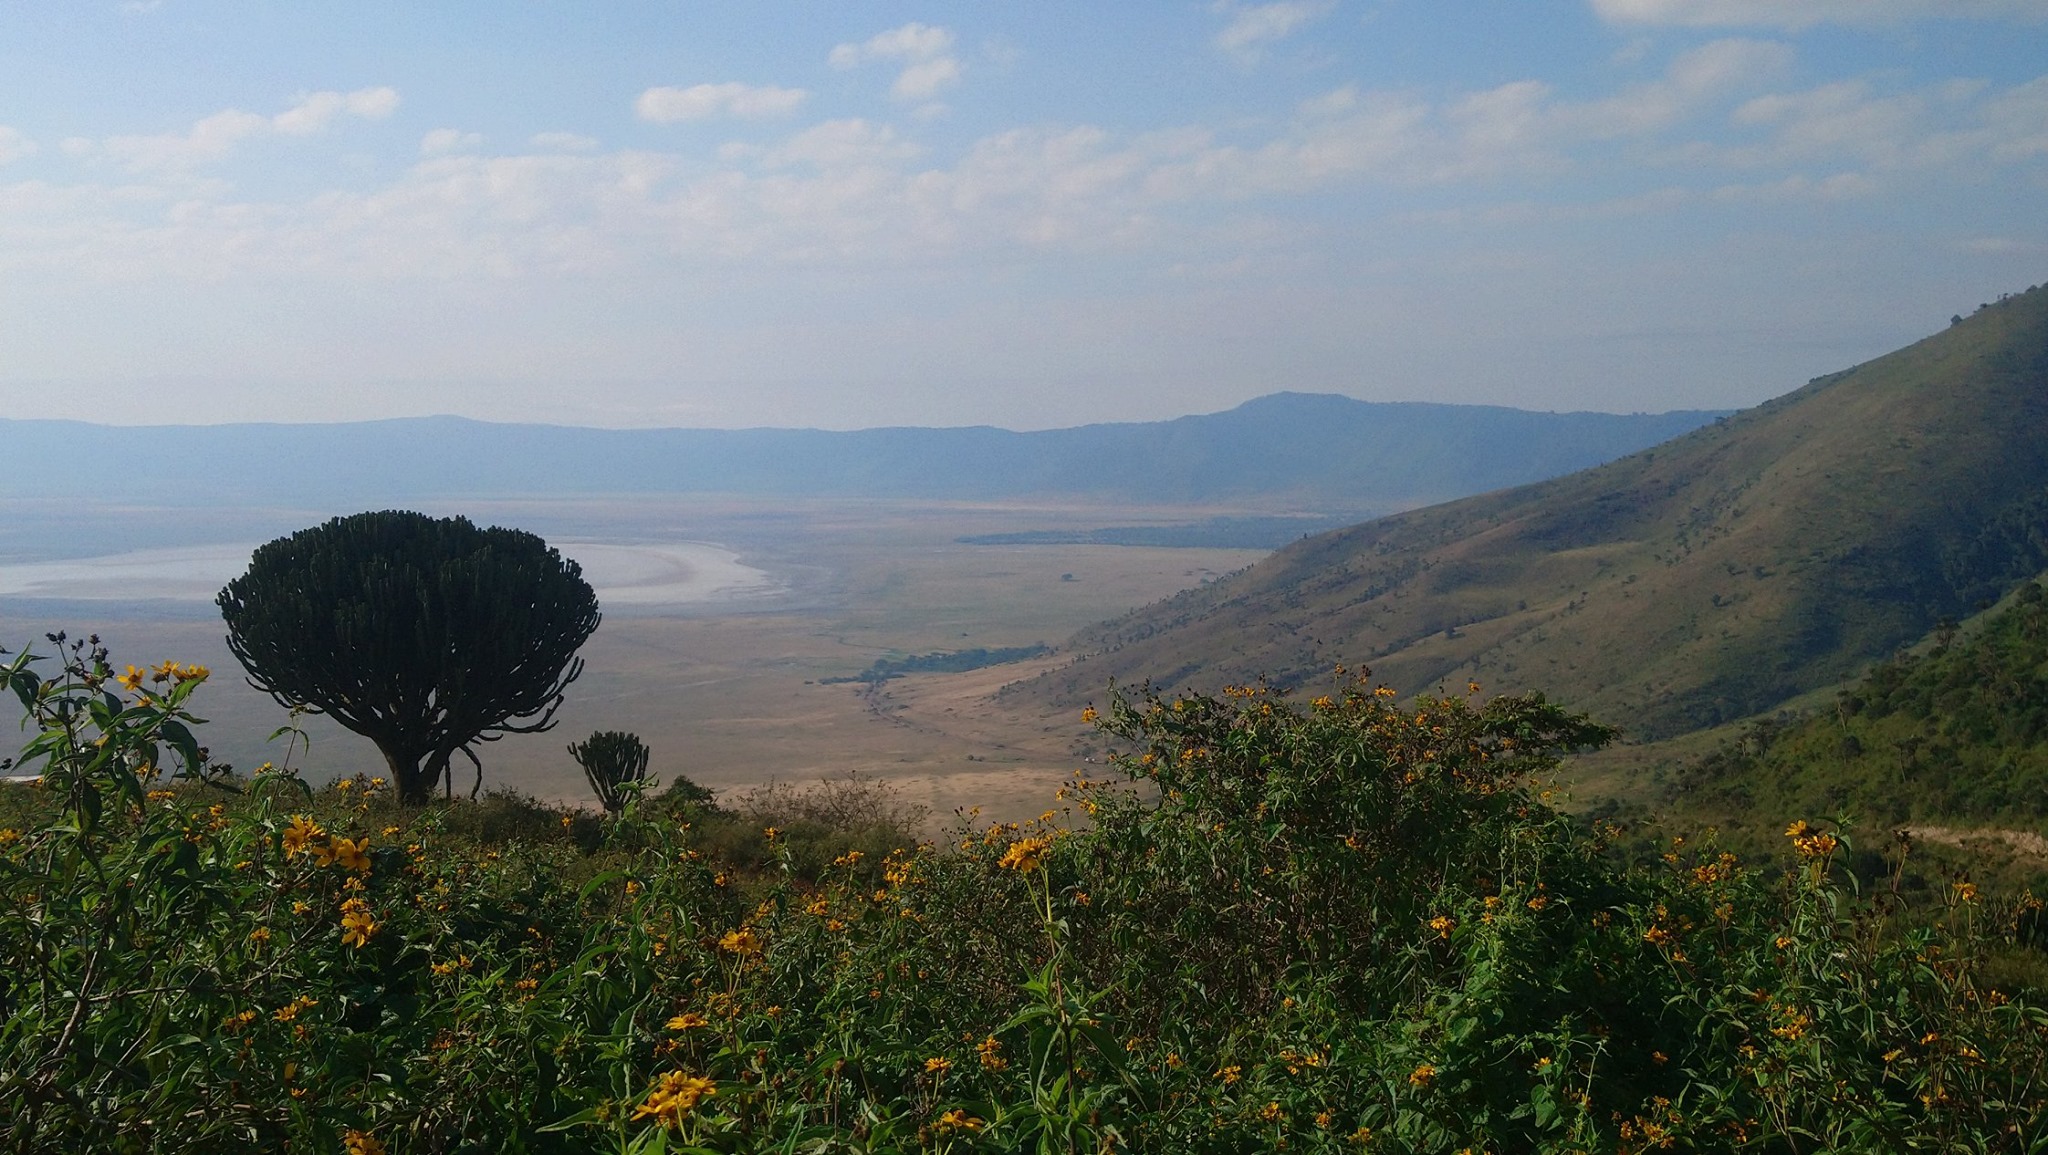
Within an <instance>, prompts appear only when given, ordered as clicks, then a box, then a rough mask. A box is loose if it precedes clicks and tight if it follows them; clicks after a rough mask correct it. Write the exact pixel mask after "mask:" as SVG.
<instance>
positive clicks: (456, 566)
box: [217, 510, 598, 803]
mask: <svg viewBox="0 0 2048 1155" xmlns="http://www.w3.org/2000/svg"><path fill="white" fill-rule="evenodd" d="M217 601H218V604H219V605H220V610H221V616H222V617H223V618H225V619H226V621H227V626H228V647H229V649H231V650H233V651H234V654H235V657H237V658H238V659H240V660H241V662H242V664H243V666H245V667H247V669H248V671H249V675H250V680H251V681H252V682H253V683H254V684H255V685H256V686H257V687H258V688H259V689H261V690H264V691H265V692H267V693H269V694H270V695H271V696H272V697H274V698H276V699H277V700H278V701H279V702H280V703H283V704H285V705H288V706H304V707H306V708H308V709H310V710H312V711H314V712H317V713H325V714H330V715H332V716H333V717H334V719H335V720H336V721H337V722H340V723H341V724H342V725H343V726H346V727H347V728H349V729H351V730H354V731H355V732H356V733H358V734H361V735H363V736H364V737H366V738H369V739H370V740H371V741H372V742H375V743H376V744H377V748H378V750H379V751H380V752H382V753H383V755H384V758H385V761H386V763H387V764H388V765H389V766H390V768H391V776H392V780H393V781H394V782H395V783H396V785H397V787H398V791H399V794H400V796H401V797H402V798H404V799H405V800H407V801H408V802H415V803H416V802H420V801H423V800H424V799H425V798H426V796H427V793H428V792H429V791H430V790H431V789H432V788H433V786H434V783H435V782H437V781H440V780H441V779H443V778H444V776H445V777H448V779H449V788H450V789H451V790H452V789H453V780H452V772H451V768H450V765H449V762H450V759H451V758H452V757H453V756H454V755H455V754H456V753H457V752H460V753H462V754H464V755H465V756H467V757H468V758H470V759H471V760H472V761H475V759H476V754H475V751H474V749H473V747H474V745H475V744H476V743H478V742H488V741H492V740H495V739H496V738H498V737H499V736H501V735H503V734H525V733H536V732H539V731H542V730H546V729H548V728H550V727H551V726H552V725H553V721H554V713H555V710H556V709H557V708H558V707H559V706H560V705H561V703H562V694H563V690H564V688H565V687H567V686H568V685H569V683H571V682H573V681H575V680H576V677H577V675H579V674H580V673H582V671H583V662H582V660H581V659H580V658H577V657H576V656H575V655H576V651H577V649H578V648H579V647H581V646H582V645H583V642H584V641H585V640H586V639H588V638H589V637H590V635H591V633H592V632H593V631H594V630H596V629H597V623H598V609H597V595H596V594H595V593H593V592H592V590H591V588H590V584H589V583H588V582H586V581H584V580H583V576H582V568H581V567H580V566H578V565H577V564H576V563H575V562H574V561H572V560H570V559H567V558H564V557H562V555H561V554H560V553H559V552H557V551H556V550H553V549H550V548H549V547H548V545H547V543H546V542H543V541H542V540H541V539H540V538H538V537H535V536H534V535H532V534H530V533H525V532H522V531H519V530H513V529H502V528H498V527H492V528H489V529H478V528H477V527H476V526H475V525H473V524H471V523H470V521H469V519H467V518H462V517H453V518H434V517H428V516H426V515H424V514H419V513H411V512H406V511H401V510H386V511H382V512H377V513H359V514H355V515H354V516H351V517H338V518H335V519H334V520H332V521H329V522H327V523H326V524H324V525H320V526H316V527H314V528H311V529H304V530H300V531H299V532H297V533H295V534H292V535H291V536H289V537H283V538H279V539H277V540H276V541H273V542H271V543H269V544H268V545H264V546H260V547H258V548H257V550H256V552H255V555H254V556H253V557H251V558H250V561H249V570H248V572H247V573H245V574H243V575H242V576H241V577H239V578H236V579H235V580H234V581H232V582H230V583H228V586H227V588H226V589H224V590H222V591H221V592H220V596H219V598H218V599H217ZM516 719H533V720H532V721H529V722H515V720H516ZM481 780H482V772H481V767H480V766H479V771H478V781H479V783H481Z"/></svg>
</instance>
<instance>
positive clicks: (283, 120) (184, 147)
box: [64, 88, 398, 172]
mask: <svg viewBox="0 0 2048 1155" xmlns="http://www.w3.org/2000/svg"><path fill="white" fill-rule="evenodd" d="M397 108H398V92H397V90H395V89H391V88H362V89H358V90H356V91H354V92H347V93H343V92H312V93H307V94H305V95H303V96H301V97H299V98H298V99H297V101H296V102H295V103H293V105H292V106H291V107H290V108H287V109H285V110H284V111H283V112H280V113H278V114H277V115H275V116H259V115H257V114H256V113H253V112H244V111H242V110H241V109H235V108H230V109H226V110H223V111H221V112H216V113H214V114H213V115H212V116H208V117H205V118H203V119H201V120H199V121H197V122H195V123H194V124H193V125H192V127H191V128H190V129H188V130H187V131H185V132H182V133H176V132H166V133H154V134H150V135H146V136H111V137H108V138H107V139H106V140H105V141H102V142H100V143H99V145H97V146H96V147H95V148H89V149H87V148H78V147H76V146H74V145H73V143H72V141H70V140H67V141H65V145H64V147H65V151H66V152H69V153H72V154H73V155H83V154H85V153H87V152H93V151H96V152H100V153H103V154H104V155H106V156H107V157H109V158H110V159H112V160H113V161H115V162H116V163H118V164H120V165H122V166H123V167H125V168H128V169H129V170H131V171H135V172H147V171H159V170H162V171H176V170H182V169H189V168H192V167H195V166H197V165H201V164H205V163H207V162H208V161H215V160H219V159H221V158H222V157H225V156H227V155H228V154H229V153H230V152H233V151H234V149H235V146H236V145H238V144H240V143H242V142H243V141H245V140H249V139H251V138H253V137H259V136H264V135H267V134H280V135H284V136H308V135H311V134H313V133H317V132H319V131H321V130H322V129H324V128H326V127H327V125H328V124H329V123H330V122H332V121H333V119H334V118H335V117H336V116H338V115H341V114H344V113H346V114H347V115H350V116H356V117H361V118H363V119H365V120H380V119H382V118H384V117H387V116H389V115H391V113H392V112H393V111H395V110H396V109H397Z"/></svg>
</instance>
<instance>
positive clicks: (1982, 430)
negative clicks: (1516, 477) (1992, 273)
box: [1012, 289, 2048, 738]
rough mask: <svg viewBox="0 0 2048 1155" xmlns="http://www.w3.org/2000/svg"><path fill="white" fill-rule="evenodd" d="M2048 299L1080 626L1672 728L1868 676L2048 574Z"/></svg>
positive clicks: (1270, 670)
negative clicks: (1470, 686)
mask: <svg viewBox="0 0 2048 1155" xmlns="http://www.w3.org/2000/svg"><path fill="white" fill-rule="evenodd" d="M2044 510H2048V289H2030V290H2029V291H2027V292H2025V293H2022V294H2018V295H2015V296H2011V297H2008V298H2006V299H2004V300H2002V301H2000V302H1999V303H1997V304H1995V305H1991V306H1987V307H1985V308H1983V309H1980V310H1979V311H1978V312H1977V313H1976V314H1975V315H1974V316H1972V317H1970V318H1968V319H1965V320H1961V321H1959V322H1958V323H1956V324H1954V325H1952V326H1951V327H1950V328H1949V329H1947V330H1946V331H1944V332H1942V333H1939V334H1937V335H1935V336H1932V337H1929V338H1927V339H1925V340H1922V341H1920V342H1918V343H1916V344H1914V345H1912V346H1909V347H1907V348H1905V349H1901V350H1899V351H1897V352H1895V353H1891V354H1889V355H1887V356H1884V357H1881V358H1878V359H1877V360H1874V361H1871V362H1868V363H1866V364H1864V365H1860V366H1858V367H1856V368H1854V369H1851V370H1848V371H1846V372H1842V373H1838V374H1834V375H1831V376H1828V377H1822V378H1818V379H1816V380H1814V381H1813V382H1811V383H1809V384H1808V385H1806V386H1805V387H1804V388H1801V389H1799V390H1796V391H1794V392H1792V393H1790V394H1788V395H1786V396H1784V397H1781V398H1778V399H1776V400H1774V401H1771V402H1768V403H1766V404H1763V405H1760V406H1758V407H1756V408H1754V409H1750V410H1746V411H1744V412H1742V413H1739V414H1736V415H1734V416H1732V417H1729V418H1726V419H1724V420H1722V421H1720V422H1717V423H1715V424H1713V425H1711V426H1707V427H1705V428H1702V429H1699V430H1696V431H1694V432H1692V433H1689V434H1686V435H1684V436H1681V437H1679V438H1677V439H1675V440H1672V441H1669V442H1666V443H1665V444H1663V445H1660V446H1657V447H1655V448H1654V449H1650V450H1645V451H1643V452H1640V453H1636V454H1633V455H1631V456H1629V457H1625V458H1622V459H1620V460H1617V461H1615V462H1612V463H1610V464H1608V465H1604V466H1600V467H1598V468H1594V469H1589V470H1585V471H1583V472H1580V473H1576V474H1571V475H1569V476H1566V477H1562V478H1558V479H1555V480H1551V481H1546V482H1541V483H1538V484H1534V485H1527V486H1522V487H1519V488H1515V489H1509V490H1503V491H1500V492H1497V493H1491V494H1486V495H1482V496H1478V497H1473V498H1467V499H1464V500H1461V501H1456V502H1452V503H1449V504H1445V505H1438V506H1433V507H1430V508H1427V509H1421V510H1416V511H1413V512H1409V513H1405V514H1400V515H1397V516H1393V517H1387V518H1382V519H1380V520H1377V521H1372V522H1368V523H1366V524H1364V525H1360V526H1355V527H1353V528H1350V529H1346V530H1340V531H1337V532H1334V533H1330V534H1325V535H1321V536H1319V537H1314V538H1310V539H1307V540H1304V541H1302V542H1300V543H1298V544H1296V545H1294V546H1291V547H1289V548H1287V549H1284V550H1282V551H1280V552H1279V553H1277V554H1275V555H1274V556H1273V557H1272V558H1270V559H1268V560H1267V561H1265V562H1262V563H1261V564H1259V565H1258V566H1255V567H1253V568H1252V569H1250V570H1248V571H1246V572H1244V573H1242V574H1240V575H1237V576H1236V577H1234V578H1232V579H1231V580H1228V581H1225V582H1221V583H1217V584H1216V585H1213V586H1210V587H1206V588H1203V589H1199V590H1193V591H1189V592H1187V593H1185V594H1182V595H1180V596H1178V597H1176V598H1173V599H1171V600H1168V601H1165V602H1161V603H1158V604H1156V605H1153V606H1148V607H1145V608H1144V609H1141V610H1138V611H1136V612H1134V613H1131V614H1129V615H1126V616H1125V617H1122V618H1119V619H1116V620H1113V621H1110V622H1107V623H1104V624H1102V625H1100V626H1098V627H1095V628H1093V629H1091V630H1089V631H1086V632H1084V633H1083V634H1082V635H1080V636H1078V637H1077V638H1076V639H1074V641H1073V643H1072V644H1071V648H1072V649H1073V650H1074V651H1075V652H1076V653H1077V654H1078V655H1079V658H1078V660H1077V661H1076V662H1074V663H1073V664H1071V665H1069V666H1067V667H1064V668H1062V669H1060V670H1058V671H1054V672H1053V673H1051V674H1049V675H1046V676H1044V677H1042V678H1041V679H1039V680H1038V681H1037V682H1035V683H1029V684H1025V685H1021V686H1018V687H1016V688H1014V689H1013V691H1012V692H1013V693H1019V694H1036V695H1041V696H1045V697H1051V698H1056V699H1063V700H1067V701H1074V700H1081V699H1086V698H1088V697H1090V696H1092V695H1096V694H1099V693H1100V691H1101V688H1102V686H1103V685H1104V683H1105V682H1106V681H1107V680H1108V679H1109V678H1112V677H1114V678H1116V679H1117V680H1119V681H1122V682H1135V681H1139V680H1143V679H1148V678H1149V679H1152V680H1154V681H1155V682H1158V683H1161V684H1164V685H1169V686H1180V685H1196V686H1206V687H1213V686H1215V685H1219V684H1222V683H1226V682H1232V681H1244V680H1249V679H1251V678H1254V677H1257V676H1258V675H1261V674H1266V675H1270V676H1271V677H1273V678H1275V679H1277V680H1279V681H1281V682H1283V683H1302V684H1314V683H1316V682H1318V681H1320V680H1321V679H1323V678H1324V677H1325V676H1326V675H1327V672H1328V670H1329V669H1330V668H1331V667H1333V666H1334V665H1336V664H1337V663H1339V662H1343V663H1349V664H1352V665H1358V664H1361V663H1369V664H1370V665H1371V666H1372V668H1373V669H1374V671H1375V673H1376V674H1377V675H1378V676H1379V677H1382V678H1384V679H1386V680H1388V681H1390V682H1392V683H1393V684H1395V685H1397V686H1400V687H1402V688H1403V689H1406V690H1420V689H1424V688H1429V687H1434V686H1436V685H1439V684H1444V683H1449V684H1462V683H1463V682H1464V681H1465V680H1466V679H1468V678H1469V679H1472V680H1476V681H1479V682H1481V683H1482V684H1484V685H1485V686H1486V687H1487V689H1488V690H1489V691H1493V690H1500V691H1509V690H1519V689H1543V690H1546V691H1548V692H1550V693H1552V694H1554V695H1556V696H1558V697H1560V698H1562V699H1564V700H1566V701H1568V702H1570V703H1571V704H1572V705H1573V706H1574V707H1577V708H1581V709H1585V710H1588V711H1590V712H1592V713H1593V714H1594V715H1595V716H1597V717H1600V718H1603V719H1608V720H1613V721H1616V722H1619V723H1621V724H1623V725H1624V726H1626V727H1627V728H1628V730H1629V731H1630V733H1631V735H1632V736H1634V737H1638V738H1658V737H1664V736H1669V735H1673V734H1678V733H1683V732H1686V731H1690V730H1694V729H1697V728H1700V727H1703V726H1708V725H1713V724H1716V723H1720V722H1724V721H1729V720H1733V719H1737V718H1742V717H1746V716H1748V715H1751V714H1754V713H1757V712H1759V711H1762V710H1766V709H1769V708H1771V707H1772V706H1774V705H1776V704H1777V703H1779V702H1782V701H1784V700H1785V699H1787V698H1789V697H1791V696H1793V695H1795V694H1798V693H1800V692H1803V691H1806V690H1811V689H1814V688H1816V687H1820V686H1825V685H1829V684H1832V683H1834V682H1838V681H1841V680H1843V679H1845V678H1849V677H1853V676H1854V675H1856V674H1857V673H1858V672H1860V671H1861V670H1862V669H1863V668H1864V667H1865V666H1866V665H1867V664H1868V663H1869V662H1871V661H1873V660H1876V659H1879V658H1883V657H1886V656H1888V655H1889V654H1891V653H1892V652H1893V651H1894V650H1896V649H1897V648H1898V647H1900V646H1902V645H1905V644H1908V643H1910V642H1912V641H1914V640H1916V639H1918V638H1919V637H1921V636H1922V635H1924V634H1925V633H1926V632H1927V631H1928V630H1930V629H1931V628H1933V627H1934V625H1935V624H1936V623H1937V622H1938V621H1939V620H1941V619H1943V618H1944V617H1960V616H1964V615H1967V614H1969V613H1971V612H1974V611H1975V610H1976V609H1978V608H1980V607H1981V606H1982V605H1985V604H1988V603H1989V602H1990V601H1993V600H1995V599H1996V597H1997V596H1998V595H1999V594H2000V593H2001V592H2003V591H2004V590H2005V589H2007V588H2009V587H2010V586H2011V585H2012V584H2013V583H2015V582H2017V581H2019V580H2021V579H2023V578H2025V577H2027V576H2029V575H2031V574H2034V573H2036V572H2039V571H2040V570H2041V569H2043V568H2044V567H2048V551H2044V543H2043V541H2042V534H2041V532H2040V530H2039V529H2038V526H2039V525H2040V524H2041V520H2042V518H2041V514H2042V512H2043V511H2044Z"/></svg>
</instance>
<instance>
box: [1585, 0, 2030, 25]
mask: <svg viewBox="0 0 2048 1155" xmlns="http://www.w3.org/2000/svg"><path fill="white" fill-rule="evenodd" d="M1592 4H1593V10H1594V11H1595V12H1597V13H1599V15H1600V16H1601V18H1602V19H1605V20H1609V21H1613V22H1614V23H1617V24H1676V25H1684V26H1690V27H1704V28H1711V27H1734V26H1744V25H1751V26H1758V25H1760V26H1763V27H1770V28H1787V29H1799V28H1809V27H1812V26H1814V25H1816V24H1894V23H1901V22H1905V21H1909V20H1937V19H1938V20H1969V19H1977V20H2025V21H2035V20H2048V3H2044V2H2043V0H1592Z"/></svg>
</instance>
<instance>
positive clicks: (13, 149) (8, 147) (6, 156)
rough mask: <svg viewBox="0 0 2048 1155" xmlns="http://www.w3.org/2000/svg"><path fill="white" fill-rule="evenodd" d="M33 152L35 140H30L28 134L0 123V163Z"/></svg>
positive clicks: (9, 162) (31, 154)
mask: <svg viewBox="0 0 2048 1155" xmlns="http://www.w3.org/2000/svg"><path fill="white" fill-rule="evenodd" d="M35 153H36V142H35V141H33V140H30V139H29V138H28V134H26V133H24V132H22V131H21V130H20V129H16V128H9V127H8V126H6V125H4V124H0V164H11V163H12V162H14V161H17V160H20V159H22V158H23V157H28V156H34V155H35Z"/></svg>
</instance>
